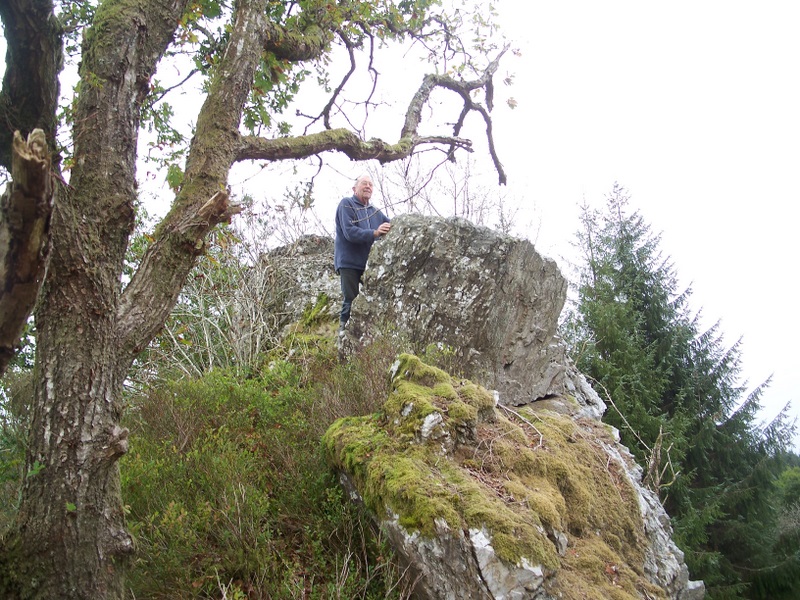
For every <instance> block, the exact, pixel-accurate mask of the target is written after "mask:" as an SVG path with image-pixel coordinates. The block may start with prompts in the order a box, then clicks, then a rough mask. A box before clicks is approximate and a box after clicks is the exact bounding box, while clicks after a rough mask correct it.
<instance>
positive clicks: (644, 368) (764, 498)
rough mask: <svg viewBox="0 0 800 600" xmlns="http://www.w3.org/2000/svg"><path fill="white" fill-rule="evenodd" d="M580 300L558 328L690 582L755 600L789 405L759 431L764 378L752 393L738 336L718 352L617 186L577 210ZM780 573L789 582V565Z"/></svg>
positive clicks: (770, 542) (768, 551)
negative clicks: (655, 501)
mask: <svg viewBox="0 0 800 600" xmlns="http://www.w3.org/2000/svg"><path fill="white" fill-rule="evenodd" d="M577 245H578V248H579V250H580V252H581V261H582V262H581V265H580V266H579V282H578V290H577V291H578V294H577V302H576V304H575V306H574V308H573V309H572V310H571V311H570V313H569V316H568V318H567V320H566V322H565V327H564V331H565V337H566V338H567V340H568V341H569V342H570V345H571V348H572V354H573V357H574V359H575V361H576V363H577V365H578V367H579V368H580V369H581V371H583V372H584V373H586V374H587V375H589V376H590V377H591V378H592V379H593V380H594V383H595V385H596V387H597V389H598V391H599V392H600V393H601V395H602V396H605V398H606V401H607V403H608V404H609V405H610V410H608V411H607V412H606V420H607V422H609V423H610V424H612V425H614V426H615V427H617V428H618V429H620V432H621V436H622V441H623V443H625V444H626V445H627V446H628V447H629V448H630V449H631V451H632V452H633V453H634V455H635V456H636V457H637V459H638V460H639V461H640V462H641V463H642V465H643V467H644V468H645V471H646V473H647V482H648V484H649V485H651V486H652V487H653V488H654V489H657V490H658V492H659V494H660V496H661V498H662V500H663V501H664V503H665V506H666V508H667V510H668V511H669V513H670V514H671V515H672V517H673V521H674V526H675V533H676V539H677V541H678V543H679V545H680V546H681V547H682V548H683V549H684V550H685V551H686V554H687V557H686V558H687V563H688V564H689V566H690V569H691V571H692V576H693V577H696V578H702V579H704V580H705V582H706V586H707V588H708V590H709V593H710V595H711V597H713V598H746V597H753V598H755V597H763V596H759V595H758V591H757V588H758V586H757V585H750V584H751V583H753V582H755V581H757V580H759V578H762V577H764V576H765V574H768V573H770V572H773V571H774V570H775V569H776V568H777V567H778V565H781V568H783V569H784V570H785V569H786V565H787V560H786V553H785V552H779V551H778V541H779V537H780V536H779V534H778V516H779V509H778V508H777V506H778V505H777V504H776V503H775V502H774V499H775V493H776V491H775V481H776V475H777V473H778V472H779V471H780V469H781V462H780V460H779V457H780V456H781V455H782V453H783V451H784V450H785V449H786V447H787V446H788V444H789V441H790V439H791V435H792V433H793V426H791V425H790V424H788V423H787V420H786V409H784V411H783V412H782V413H781V414H780V415H779V416H778V417H777V418H776V419H775V420H773V422H772V423H770V424H769V425H767V426H766V427H762V426H760V425H759V419H758V413H759V410H760V399H761V396H762V394H763V392H764V390H765V389H766V387H767V386H768V384H769V380H767V381H766V382H764V383H762V384H761V385H759V386H757V387H756V388H755V389H754V390H753V391H751V392H750V393H749V394H748V393H747V391H746V388H747V386H746V383H742V382H741V380H740V375H741V340H739V341H737V342H736V343H735V344H733V345H732V346H731V347H727V348H726V347H725V345H724V343H723V338H722V335H721V332H720V328H719V323H716V324H714V325H713V326H712V327H710V328H709V329H707V330H705V331H703V330H702V329H701V325H700V318H699V314H692V313H691V311H690V309H689V306H688V300H689V298H690V296H691V290H690V289H685V290H683V291H681V290H680V289H679V285H678V280H677V275H676V273H675V269H674V266H673V265H672V263H671V261H670V260H669V258H668V257H664V256H663V255H662V253H661V251H660V249H659V246H660V236H658V235H654V234H653V233H652V232H651V230H650V226H649V225H648V224H647V223H646V222H645V220H644V219H643V217H642V216H641V215H640V214H639V213H638V211H633V212H630V209H629V197H628V194H627V192H626V191H625V189H624V188H622V187H621V186H619V185H617V184H615V185H614V187H613V189H612V191H611V193H610V194H609V195H608V196H607V202H606V206H605V208H604V210H602V211H600V210H595V209H591V208H590V207H588V206H586V205H584V206H583V207H582V217H581V230H580V231H579V232H578V235H577ZM793 564H794V567H793V568H790V569H789V572H788V573H786V572H782V573H783V575H785V578H786V579H787V581H789V582H790V587H791V585H793V584H791V582H795V583H796V582H798V580H799V579H800V570H798V569H797V563H796V562H795V563H793Z"/></svg>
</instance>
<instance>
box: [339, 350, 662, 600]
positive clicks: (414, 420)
mask: <svg viewBox="0 0 800 600" xmlns="http://www.w3.org/2000/svg"><path fill="white" fill-rule="evenodd" d="M482 411H483V412H482ZM434 412H437V413H439V414H440V415H441V417H442V419H443V426H444V427H445V429H447V430H449V431H451V432H453V431H455V430H456V429H457V428H459V427H462V428H463V426H464V425H465V424H469V426H472V427H474V428H475V431H476V438H475V441H474V444H472V445H468V446H463V447H460V448H459V447H456V448H455V449H454V451H453V456H449V455H445V456H443V455H442V446H441V443H440V442H438V441H437V442H436V443H430V444H423V443H420V441H421V440H420V439H419V436H418V431H419V427H420V426H421V423H422V422H423V420H424V419H425V417H426V416H428V415H430V414H432V413H434ZM520 414H523V415H524V417H525V419H527V420H528V421H529V423H525V422H523V421H521V420H518V419H517V421H519V422H516V421H511V420H509V419H507V418H506V417H504V416H502V415H500V414H498V411H496V410H495V408H494V398H493V397H492V395H491V393H490V392H488V391H487V390H485V389H483V388H481V387H480V386H476V385H475V384H472V383H470V382H465V381H456V380H453V379H451V378H450V377H449V376H448V375H447V374H446V373H445V372H443V371H441V370H439V369H436V368H434V367H430V366H428V365H425V364H424V363H422V362H421V361H420V360H419V359H418V358H416V357H414V356H411V355H407V354H405V355H401V356H400V357H399V359H398V361H397V362H396V363H395V367H394V368H393V379H392V392H391V393H390V394H389V398H388V399H387V401H386V403H385V404H384V407H383V413H381V414H380V415H379V416H375V417H370V418H364V419H361V420H359V419H348V420H346V421H339V422H337V423H335V424H334V425H333V426H332V427H331V429H330V430H329V431H328V433H327V434H326V436H325V437H326V440H327V443H328V448H329V452H330V456H331V462H332V464H334V465H336V466H338V467H340V468H344V469H345V470H347V471H348V472H350V473H351V474H353V475H354V476H355V477H356V478H357V480H358V481H359V486H360V488H359V489H360V490H361V491H362V495H363V497H364V499H365V501H366V502H367V504H368V506H370V508H371V509H372V510H373V511H374V512H375V513H376V514H377V515H378V516H379V517H381V518H384V516H385V515H386V514H387V511H391V512H393V513H396V514H398V515H399V517H400V523H401V525H403V526H404V527H406V528H407V529H408V530H409V531H418V532H420V533H421V534H422V535H423V536H433V535H435V532H436V525H435V522H436V520H437V519H442V520H444V521H445V522H446V523H447V524H448V526H449V527H450V528H451V529H453V530H456V531H457V530H464V529H485V530H486V531H487V532H488V533H489V535H490V536H491V539H492V545H493V546H494V548H495V551H496V552H497V555H498V556H499V557H500V558H502V559H504V560H506V561H508V562H509V563H512V564H513V563H519V561H520V560H521V559H522V558H523V557H524V558H526V559H527V560H528V561H530V562H531V563H532V564H541V565H543V566H545V567H548V568H551V569H559V568H560V569H565V568H566V569H570V568H573V567H574V568H575V569H578V567H579V566H580V565H578V564H577V563H574V562H569V561H570V560H571V559H570V557H569V556H567V557H560V556H559V555H558V552H557V549H556V547H555V544H554V543H553V541H551V539H549V538H548V532H551V531H553V530H555V531H558V532H563V533H566V534H567V535H568V539H569V548H570V549H572V548H574V547H577V546H578V545H580V547H581V548H582V552H581V560H583V561H589V562H590V563H591V568H592V569H595V570H596V567H597V566H598V565H600V564H603V568H605V562H604V561H616V562H618V563H619V565H621V566H620V567H619V568H624V569H627V571H624V572H625V573H626V577H628V578H629V581H630V582H631V583H630V586H633V587H630V586H629V587H630V589H631V590H635V589H644V588H642V586H644V585H647V584H646V582H645V579H644V576H643V575H642V574H641V573H639V572H638V571H637V570H636V569H641V565H642V564H643V553H642V552H643V551H642V550H641V548H642V547H643V544H642V537H643V532H642V530H641V527H642V525H641V519H640V517H639V513H638V510H639V509H638V503H637V501H636V496H635V492H634V491H633V489H632V488H631V487H630V485H629V484H628V481H627V479H626V477H625V476H624V474H622V473H621V472H618V468H619V467H617V466H616V465H615V464H610V463H609V462H608V460H607V455H606V453H605V451H604V449H603V448H602V447H600V445H599V443H598V442H597V441H596V440H595V439H590V438H589V436H587V435H586V434H585V433H584V430H582V429H580V428H578V427H577V426H576V424H575V423H574V422H573V421H572V420H571V419H570V418H569V417H564V416H561V415H558V414H551V413H547V414H540V415H536V414H534V413H532V412H530V411H524V412H522V413H520ZM489 415H490V416H491V418H479V417H483V416H489ZM534 426H535V428H536V430H538V432H537V431H535V430H534V428H533V427H534ZM597 429H598V431H600V432H602V433H601V437H602V436H604V435H605V433H604V431H603V430H602V429H601V428H600V427H598V428H597ZM453 437H454V438H455V436H453ZM459 456H460V457H461V458H457V457H459ZM585 540H590V542H591V543H589V542H586V541H585ZM609 553H610V554H609ZM629 565H640V566H639V567H636V568H635V569H634V568H633V567H630V566H629ZM584 566H585V565H584ZM593 572H594V571H593ZM575 574H576V575H575V576H576V577H579V574H578V571H577V570H576V571H575ZM597 583H598V582H596V581H582V582H581V584H580V586H577V587H576V588H575V589H581V590H591V589H592V585H594V584H597ZM600 583H603V582H600ZM576 585H577V584H576ZM603 585H605V583H603ZM626 585H627V584H626ZM636 586H639V587H636ZM613 587H614V586H613V585H612V586H611V588H613ZM611 588H609V589H611ZM616 589H617V590H619V589H622V590H623V591H621V592H619V591H617V592H615V593H621V594H623V595H622V596H614V595H608V596H606V597H609V598H612V597H619V598H626V597H628V596H625V595H624V594H630V592H629V591H628V588H625V587H622V588H616ZM587 593H589V592H587ZM609 594H611V591H609ZM656 596H657V594H656ZM564 597H565V598H579V597H581V596H580V595H579V594H577V595H576V594H572V593H571V592H569V593H567V594H566V595H565V596H564ZM586 597H591V598H595V597H597V598H599V597H604V596H602V595H598V594H597V593H596V592H591V593H590V595H588V596H586Z"/></svg>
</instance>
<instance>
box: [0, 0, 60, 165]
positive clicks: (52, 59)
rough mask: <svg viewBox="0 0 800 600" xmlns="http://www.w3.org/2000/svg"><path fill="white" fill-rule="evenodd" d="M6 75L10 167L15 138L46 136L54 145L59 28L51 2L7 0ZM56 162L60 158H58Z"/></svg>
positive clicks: (3, 118)
mask: <svg viewBox="0 0 800 600" xmlns="http://www.w3.org/2000/svg"><path fill="white" fill-rule="evenodd" d="M0 19H2V21H3V26H4V27H3V33H4V37H5V39H6V72H5V75H4V76H3V88H2V90H1V91H0V165H2V166H4V167H6V168H10V165H11V147H12V134H13V132H15V131H20V132H21V133H22V135H23V137H26V136H27V135H29V134H30V133H31V132H32V131H33V130H34V129H41V130H42V131H44V134H45V139H46V140H47V143H48V144H50V147H51V149H52V148H54V146H55V132H56V123H57V120H56V108H57V106H58V94H59V84H58V74H59V72H60V71H61V67H62V62H63V59H62V49H61V28H60V25H59V24H58V20H57V19H56V17H55V15H54V14H53V2H52V0H3V1H2V2H0ZM56 162H57V159H56Z"/></svg>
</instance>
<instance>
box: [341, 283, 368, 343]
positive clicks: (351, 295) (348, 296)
mask: <svg viewBox="0 0 800 600" xmlns="http://www.w3.org/2000/svg"><path fill="white" fill-rule="evenodd" d="M363 274H364V271H361V270H359V269H339V277H340V278H341V283H342V296H343V297H344V299H343V300H342V311H341V312H340V313H339V328H340V329H342V328H344V324H345V323H347V321H348V320H349V319H350V306H351V305H352V304H353V300H355V297H356V296H358V284H359V283H361V276H362V275H363Z"/></svg>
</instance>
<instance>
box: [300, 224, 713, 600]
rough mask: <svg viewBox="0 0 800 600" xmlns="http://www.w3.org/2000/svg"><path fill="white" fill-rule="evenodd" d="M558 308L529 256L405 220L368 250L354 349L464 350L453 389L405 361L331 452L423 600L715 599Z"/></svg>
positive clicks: (309, 293) (493, 240)
mask: <svg viewBox="0 0 800 600" xmlns="http://www.w3.org/2000/svg"><path fill="white" fill-rule="evenodd" d="M312 241H313V240H312ZM301 246H302V247H303V248H311V251H310V252H308V254H309V255H310V256H313V265H314V266H312V267H311V268H310V273H311V277H312V281H311V282H309V281H307V280H305V279H304V277H303V276H302V272H303V268H300V269H298V270H297V271H296V272H297V273H298V276H297V283H296V284H295V285H294V286H290V288H291V289H292V291H290V292H289V294H288V295H289V296H292V297H295V298H297V299H298V300H300V299H302V302H305V304H306V306H308V305H309V304H311V303H313V302H314V299H315V298H316V297H318V294H317V293H316V292H317V290H319V291H320V292H325V293H327V294H332V293H333V290H334V289H335V288H336V287H337V286H338V279H337V278H336V277H335V275H334V274H333V273H332V271H327V270H326V267H325V265H326V264H329V263H327V262H326V261H331V262H332V255H331V256H328V252H329V247H328V246H327V245H325V244H322V243H321V242H319V241H313V243H308V244H305V243H304V244H302V245H301ZM297 257H298V255H297V254H295V255H293V256H292V257H288V256H287V259H288V260H293V259H297ZM565 294H566V282H565V280H564V278H563V277H562V276H561V274H560V272H559V270H558V268H557V266H556V265H555V263H554V262H553V261H551V260H549V259H546V258H544V257H541V256H540V255H539V254H538V253H537V252H536V250H535V249H534V248H533V246H532V245H531V244H530V243H528V242H526V241H524V240H518V239H514V238H511V237H508V236H504V235H501V234H499V233H497V232H494V231H491V230H488V229H486V228H482V227H476V226H473V225H472V224H470V223H469V222H467V221H464V220H461V219H437V218H424V217H419V216H413V215H408V216H403V217H398V218H396V219H394V221H393V227H392V232H391V233H390V234H389V235H388V236H387V237H386V238H385V239H383V240H381V241H380V242H378V243H376V245H375V246H374V248H373V251H372V254H371V257H370V264H369V266H368V269H367V271H366V273H365V276H364V286H363V288H362V294H361V295H360V296H359V297H358V298H357V299H356V301H355V302H354V304H353V310H352V317H351V320H350V323H349V324H348V328H347V331H346V335H345V336H344V338H343V339H342V340H340V341H341V343H342V346H343V349H344V352H345V353H346V352H347V351H348V348H349V349H350V350H349V351H352V350H353V349H355V348H358V347H362V346H364V345H366V344H369V343H370V340H371V339H373V338H374V337H375V336H376V335H383V336H387V335H388V336H392V337H393V338H394V339H395V340H396V342H397V345H398V346H399V347H401V348H405V349H406V350H408V351H411V352H420V351H422V350H424V349H426V347H427V348H430V346H431V345H434V346H435V347H439V348H441V349H443V350H446V351H447V352H452V353H454V354H453V355H452V359H451V365H452V366H453V367H454V369H453V372H454V373H457V377H451V375H449V374H447V373H445V372H443V371H440V370H438V369H435V368H433V367H430V366H428V365H426V364H424V363H422V362H421V361H420V360H419V359H417V358H416V357H414V356H413V355H411V354H406V355H403V356H402V357H401V359H399V360H398V362H397V363H396V365H395V366H394V367H393V369H392V391H391V393H390V395H389V397H388V399H387V400H386V403H385V405H384V408H383V410H382V411H381V412H380V413H378V414H376V415H373V416H370V417H363V418H348V419H343V420H340V421H337V422H336V423H335V424H334V425H333V426H332V427H331V428H330V430H329V431H328V433H327V434H326V436H325V445H326V449H327V452H328V456H329V458H330V461H331V463H332V464H333V465H334V466H335V467H336V468H337V469H338V470H339V472H340V474H341V479H342V482H343V485H344V486H345V488H346V489H348V490H349V491H350V493H351V496H352V497H353V498H354V499H355V500H357V501H359V502H363V503H364V504H365V505H366V506H367V507H368V508H369V510H370V513H371V514H372V515H373V518H374V519H375V521H376V522H377V523H378V524H379V525H380V527H381V528H382V529H383V530H384V531H386V532H387V534H388V535H389V537H390V539H391V540H392V542H393V545H394V547H395V548H396V550H397V552H398V553H399V555H400V556H401V557H404V559H405V561H406V562H407V564H408V565H409V568H410V569H411V570H412V572H414V573H415V574H416V576H417V585H416V588H415V592H416V594H417V597H420V598H429V599H431V600H433V599H440V598H443V599H449V598H453V599H455V598H477V599H481V598H486V599H495V600H499V599H500V598H504V599H512V598H514V599H523V598H531V599H545V598H562V599H567V600H569V599H571V598H575V599H578V598H581V599H585V598H593V599H598V600H600V599H605V598H618V599H627V598H674V599H678V600H700V599H701V598H702V597H703V595H704V589H703V585H702V582H692V581H689V577H688V571H687V568H686V565H685V563H684V561H683V554H682V553H681V551H680V550H679V549H678V548H677V546H676V545H675V544H674V542H673V541H672V530H671V527H670V522H669V518H668V516H667V515H666V513H665V511H664V509H663V507H662V505H661V503H660V502H659V501H658V498H657V497H656V495H655V494H654V493H653V492H652V491H650V490H648V489H647V488H645V487H643V486H642V483H641V477H642V472H641V469H640V468H639V467H638V466H637V465H636V463H635V461H634V459H633V457H632V456H631V454H630V453H629V452H628V451H627V449H626V448H624V447H623V446H621V445H620V444H619V442H618V440H619V437H618V434H617V432H616V431H615V430H614V429H613V428H611V427H608V426H606V425H604V424H602V422H601V421H600V417H601V416H602V414H603V411H604V410H605V405H604V403H603V402H602V401H601V399H600V398H599V397H598V396H597V394H596V393H595V392H594V390H593V389H592V388H591V386H590V385H589V384H588V383H587V382H586V380H585V378H584V377H583V376H582V375H581V374H580V373H579V372H578V371H577V370H576V369H575V367H574V366H573V365H572V364H571V363H570V361H569V360H568V359H567V358H566V356H565V353H564V349H563V345H562V344H561V343H560V342H559V340H558V339H557V337H556V333H555V332H556V327H557V322H558V317H559V313H560V311H561V309H562V307H563V304H564V300H565ZM334 298H335V300H334V302H332V303H331V305H330V307H329V310H330V311H331V315H333V314H334V312H335V311H336V310H337V309H338V306H337V304H338V295H336V296H334ZM293 310H294V311H295V312H298V314H299V311H300V310H301V305H300V304H298V303H295V306H294V308H293ZM470 379H471V380H472V381H474V382H476V383H478V384H480V385H476V384H473V383H471V382H470V381H469V380H470ZM481 386H483V387H481ZM487 389H492V390H497V391H493V392H489V391H487ZM512 407H521V408H512Z"/></svg>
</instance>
